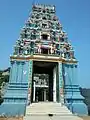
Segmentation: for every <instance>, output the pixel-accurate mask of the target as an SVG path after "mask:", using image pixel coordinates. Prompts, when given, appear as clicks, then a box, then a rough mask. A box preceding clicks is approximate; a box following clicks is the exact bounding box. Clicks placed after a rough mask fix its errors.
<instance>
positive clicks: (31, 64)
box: [27, 60, 33, 105]
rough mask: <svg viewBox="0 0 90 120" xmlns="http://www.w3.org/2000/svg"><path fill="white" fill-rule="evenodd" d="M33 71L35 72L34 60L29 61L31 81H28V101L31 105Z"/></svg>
mask: <svg viewBox="0 0 90 120" xmlns="http://www.w3.org/2000/svg"><path fill="white" fill-rule="evenodd" d="M32 73H33V61H32V60H30V61H29V81H28V102H27V104H28V105H29V104H30V103H31V92H32V91H31V90H32Z"/></svg>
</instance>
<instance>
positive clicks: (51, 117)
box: [24, 102, 82, 120]
mask: <svg viewBox="0 0 90 120" xmlns="http://www.w3.org/2000/svg"><path fill="white" fill-rule="evenodd" d="M70 119H71V120H82V119H81V118H79V117H77V116H75V115H73V114H72V113H71V112H70V111H69V110H68V108H67V107H66V106H64V105H63V106H62V105H61V104H60V103H53V102H46V103H45V102H39V103H32V104H31V105H30V106H27V108H26V116H25V117H24V120H70Z"/></svg>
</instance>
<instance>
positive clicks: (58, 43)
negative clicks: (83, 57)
mask: <svg viewBox="0 0 90 120" xmlns="http://www.w3.org/2000/svg"><path fill="white" fill-rule="evenodd" d="M10 63H11V70H10V79H9V83H8V86H7V89H6V92H5V95H4V97H3V98H4V101H3V103H2V104H1V105H0V115H6V116H16V115H18V116H19V115H25V113H26V106H27V105H30V104H32V103H33V102H40V101H42V102H51V101H52V102H58V103H61V104H62V105H65V106H67V107H68V109H70V111H71V112H72V113H77V114H87V106H86V105H85V103H84V102H83V100H84V98H83V97H82V96H81V94H80V90H79V85H78V81H77V68H78V64H77V63H78V61H77V59H76V58H75V56H74V49H73V47H72V45H71V43H70V41H69V40H68V36H67V33H66V32H65V31H63V29H62V25H61V23H60V22H59V19H58V17H57V16H56V10H55V6H54V5H42V4H41V5H40V4H34V5H32V11H31V13H30V15H29V17H28V20H27V21H26V23H25V25H24V27H23V28H22V30H21V32H20V36H19V38H18V40H17V41H16V44H15V46H14V52H13V55H12V56H10Z"/></svg>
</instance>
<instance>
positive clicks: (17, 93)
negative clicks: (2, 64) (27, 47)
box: [0, 60, 29, 116]
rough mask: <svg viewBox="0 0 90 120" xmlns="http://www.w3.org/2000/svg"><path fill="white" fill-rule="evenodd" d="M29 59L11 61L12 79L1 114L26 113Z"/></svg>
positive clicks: (0, 107) (16, 114) (15, 114)
mask: <svg viewBox="0 0 90 120" xmlns="http://www.w3.org/2000/svg"><path fill="white" fill-rule="evenodd" d="M28 80H29V61H23V60H21V61H19V60H14V61H11V71H10V80H9V84H8V88H7V90H6V93H5V95H4V102H3V103H2V104H1V106H0V115H5V116H21V115H24V114H25V110H26V104H27V97H28Z"/></svg>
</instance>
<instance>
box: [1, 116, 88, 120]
mask: <svg viewBox="0 0 90 120" xmlns="http://www.w3.org/2000/svg"><path fill="white" fill-rule="evenodd" d="M81 118H83V120H90V116H84V117H81ZM0 120H23V117H22V118H18V117H17V118H0Z"/></svg>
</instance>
